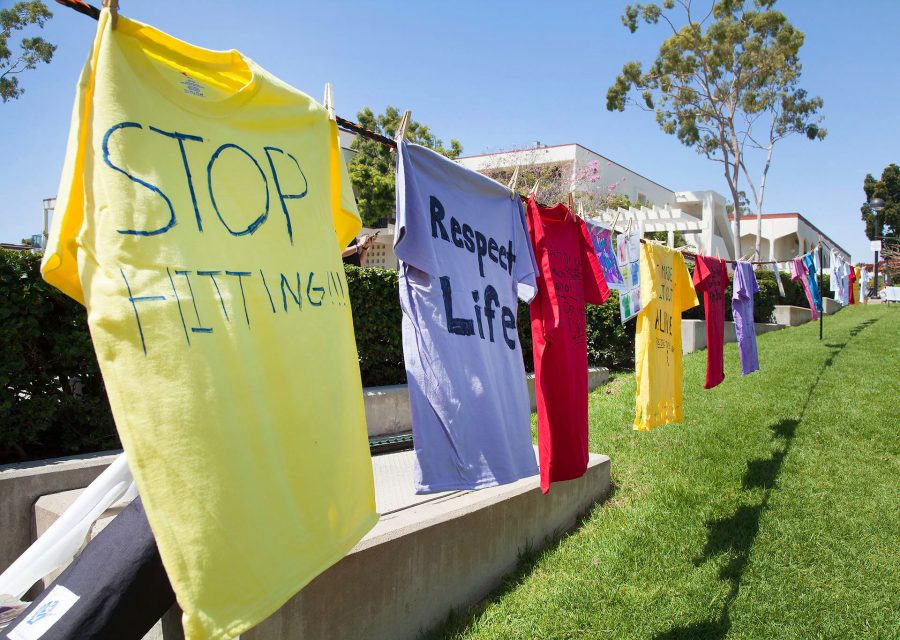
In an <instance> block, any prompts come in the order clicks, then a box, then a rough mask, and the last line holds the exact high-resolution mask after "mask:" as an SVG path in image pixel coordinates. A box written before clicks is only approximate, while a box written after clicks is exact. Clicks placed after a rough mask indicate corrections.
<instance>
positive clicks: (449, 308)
mask: <svg viewBox="0 0 900 640" xmlns="http://www.w3.org/2000/svg"><path fill="white" fill-rule="evenodd" d="M394 251H395V252H396V254H397V257H398V258H399V259H400V307H401V309H402V310H403V355H404V359H405V361H406V377H407V381H408V383H409V400H410V409H411V412H412V425H413V440H414V444H415V455H416V465H415V475H414V478H415V488H416V492H417V493H432V492H435V491H448V490H453V489H479V488H483V487H490V486H494V485H497V484H505V483H507V482H513V481H515V480H519V479H520V478H524V477H527V476H531V475H535V474H536V473H537V463H536V461H535V455H534V449H533V447H532V444H531V405H530V402H529V398H528V387H527V386H526V382H525V367H524V365H523V363H522V349H521V346H520V345H519V335H518V332H517V330H516V321H517V313H516V310H517V298H522V299H523V300H525V301H526V302H527V301H529V300H531V298H532V297H534V294H535V290H536V286H537V285H536V280H535V273H536V271H537V268H536V266H535V261H534V253H533V252H532V248H531V243H530V242H529V240H528V230H527V227H526V224H525V218H524V213H523V211H522V205H521V202H520V200H519V197H518V196H517V195H516V194H515V193H513V192H512V191H510V190H509V189H507V188H506V187H504V186H503V185H501V184H499V183H497V182H495V181H494V180H491V179H490V178H487V177H485V176H483V175H481V174H479V173H476V172H474V171H471V170H469V169H466V168H464V167H461V166H460V165H458V164H456V163H455V162H453V161H451V160H448V159H447V158H445V157H443V156H441V155H439V154H437V153H435V152H434V151H431V150H429V149H426V148H425V147H420V146H418V145H413V144H408V143H406V142H403V143H401V144H399V145H398V149H397V231H396V236H395V240H394Z"/></svg>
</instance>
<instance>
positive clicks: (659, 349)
mask: <svg viewBox="0 0 900 640" xmlns="http://www.w3.org/2000/svg"><path fill="white" fill-rule="evenodd" d="M641 302H642V306H643V308H642V309H641V312H640V314H639V315H638V318H637V334H636V338H635V345H634V351H635V354H634V355H635V373H636V375H637V410H636V415H635V418H634V428H635V430H637V431H650V430H651V429H654V428H656V427H658V426H659V425H661V424H672V423H675V422H681V421H682V420H683V419H684V417H683V414H682V406H681V403H682V388H681V387H682V377H683V369H682V356H681V314H682V312H683V311H686V310H687V309H690V308H691V307H695V306H697V304H698V301H697V293H696V292H695V291H694V285H693V283H692V282H691V275H690V273H688V270H687V267H686V266H685V264H684V256H682V255H681V254H680V253H679V252H677V251H673V250H672V249H669V248H667V247H663V246H660V245H656V244H652V243H645V244H642V245H641Z"/></svg>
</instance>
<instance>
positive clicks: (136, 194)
mask: <svg viewBox="0 0 900 640" xmlns="http://www.w3.org/2000/svg"><path fill="white" fill-rule="evenodd" d="M359 228H360V221H359V216H358V214H357V211H356V204H355V202H354V199H353V194H352V192H351V189H350V185H349V180H348V178H347V174H346V167H345V166H344V163H343V161H342V158H341V152H340V147H339V144H338V138H337V129H336V126H335V124H334V122H333V121H331V120H330V119H329V118H328V115H327V113H326V111H325V110H324V109H323V108H322V107H321V106H320V105H318V104H316V103H315V102H314V101H313V100H312V99H310V98H309V97H308V96H306V95H304V94H302V93H300V92H298V91H297V90H296V89H293V88H292V87H290V86H288V85H287V84H285V83H283V82H281V81H280V80H278V79H277V78H275V77H273V76H271V75H270V74H268V73H267V72H265V71H264V70H263V69H261V68H260V67H259V66H257V65H256V64H254V63H253V62H252V61H251V60H249V59H247V58H245V57H244V56H242V55H241V54H240V53H238V52H237V51H225V52H217V51H209V50H206V49H200V48H198V47H194V46H191V45H189V44H187V43H184V42H181V41H179V40H176V39H174V38H172V37H170V36H168V35H166V34H164V33H161V32H159V31H157V30H156V29H153V28H152V27H149V26H147V25H143V24H140V23H138V22H134V21H132V20H129V19H127V18H124V17H120V18H119V20H118V25H117V28H116V29H115V30H112V29H111V28H110V21H109V15H108V12H107V11H103V12H102V14H101V16H100V22H99V28H98V31H97V35H96V38H95V41H94V45H93V49H92V52H91V56H90V58H89V60H88V63H87V65H86V66H85V68H84V71H83V73H82V76H81V82H80V85H79V89H78V95H77V98H76V101H75V109H74V113H73V117H72V127H71V133H70V139H69V146H68V150H67V154H66V162H65V168H64V172H63V176H62V181H61V185H60V190H59V194H58V205H57V210H56V216H55V218H54V220H53V226H52V230H51V234H50V239H49V243H48V247H47V250H46V253H45V255H44V262H43V265H42V272H43V274H44V278H45V279H46V280H47V281H48V282H49V283H51V284H53V285H55V286H57V287H58V288H60V289H61V290H62V291H64V292H65V293H67V294H68V295H70V296H71V297H73V298H75V299H76V300H79V301H81V302H83V303H84V305H85V307H86V308H87V312H88V323H89V326H90V330H91V336H92V338H93V342H94V347H95V349H96V352H97V358H98V360H99V363H100V368H101V370H102V373H103V378H104V381H105V384H106V389H107V392H108V394H109V399H110V404H111V406H112V410H113V414H114V417H115V420H116V426H117V428H118V430H119V434H120V436H121V439H122V443H123V445H124V447H125V451H126V452H127V454H128V461H129V466H130V467H131V470H132V472H133V474H134V477H135V480H136V481H137V485H138V489H139V491H140V493H141V496H142V498H143V501H144V505H145V508H146V511H147V517H148V519H149V521H150V525H151V528H152V529H153V533H154V536H155V538H156V541H157V544H158V546H159V550H160V553H161V555H162V559H163V563H164V564H165V567H166V572H167V573H168V576H169V579H170V581H171V583H172V586H173V588H174V590H175V593H176V595H177V598H178V603H179V604H180V605H181V608H182V609H183V610H184V627H185V632H186V636H187V638H188V639H198V638H231V637H233V636H235V635H237V634H240V633H242V632H244V631H246V630H247V629H249V628H250V627H252V626H253V625H255V624H256V623H258V622H260V621H261V620H263V619H264V618H265V617H267V616H268V615H269V614H271V613H272V612H274V611H275V610H276V609H277V608H278V607H279V606H280V605H282V604H283V603H284V602H285V601H286V600H287V599H289V598H290V597H291V596H292V595H293V594H295V593H296V592H297V591H299V590H300V589H301V588H302V587H303V586H304V585H306V584H307V583H308V582H309V581H310V580H312V579H313V578H314V577H315V576H316V575H317V574H319V573H320V572H321V571H323V570H324V569H326V568H327V567H328V566H330V565H331V564H333V563H334V562H336V561H337V560H339V559H340V558H341V557H342V556H343V555H344V554H345V553H346V552H347V551H348V550H349V549H350V548H351V547H352V546H353V545H354V544H355V543H356V542H357V541H358V540H359V539H360V538H361V537H362V536H363V535H364V534H365V533H366V532H367V531H368V530H369V529H370V528H371V527H372V526H373V525H374V523H375V522H376V520H377V515H376V513H375V499H374V488H373V479H372V466H371V458H370V456H369V450H368V441H367V436H366V426H365V414H364V410H363V403H362V389H361V383H360V376H359V366H358V358H357V352H356V345H355V342H354V337H353V326H352V317H351V312H350V303H349V297H348V293H347V283H346V280H345V278H344V270H343V265H342V262H341V258H340V253H341V249H342V248H343V247H344V246H346V244H347V243H348V241H349V240H350V239H351V238H352V237H353V236H354V235H355V234H356V233H357V231H358V230H359Z"/></svg>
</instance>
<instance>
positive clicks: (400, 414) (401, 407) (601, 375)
mask: <svg viewBox="0 0 900 640" xmlns="http://www.w3.org/2000/svg"><path fill="white" fill-rule="evenodd" d="M607 380H609V369H607V368H605V367H590V368H588V391H593V390H594V389H596V388H597V387H599V386H600V385H602V384H604V383H605V382H606V381H607ZM364 393H365V401H366V424H367V425H368V429H369V437H374V436H388V435H395V434H398V433H406V432H408V431H411V430H412V418H411V417H410V412H409V393H408V392H407V390H406V385H405V384H394V385H389V386H384V387H367V388H366V389H364ZM528 394H529V396H530V397H531V410H532V411H536V410H537V399H536V398H535V395H534V374H529V376H528Z"/></svg>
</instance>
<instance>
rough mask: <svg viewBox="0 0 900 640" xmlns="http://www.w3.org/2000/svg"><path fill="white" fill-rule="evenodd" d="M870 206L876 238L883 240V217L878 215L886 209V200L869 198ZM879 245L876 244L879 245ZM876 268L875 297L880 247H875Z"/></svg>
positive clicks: (874, 267)
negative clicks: (873, 213)
mask: <svg viewBox="0 0 900 640" xmlns="http://www.w3.org/2000/svg"><path fill="white" fill-rule="evenodd" d="M869 208H870V209H871V210H872V211H874V212H875V240H876V241H878V240H881V217H880V216H879V215H878V214H880V213H881V212H882V211H884V200H882V199H881V198H872V199H871V200H869ZM877 246H878V245H876V247H877ZM872 268H873V269H874V270H875V297H876V298H877V297H878V249H877V248H876V249H875V262H874V264H873V265H872Z"/></svg>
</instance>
